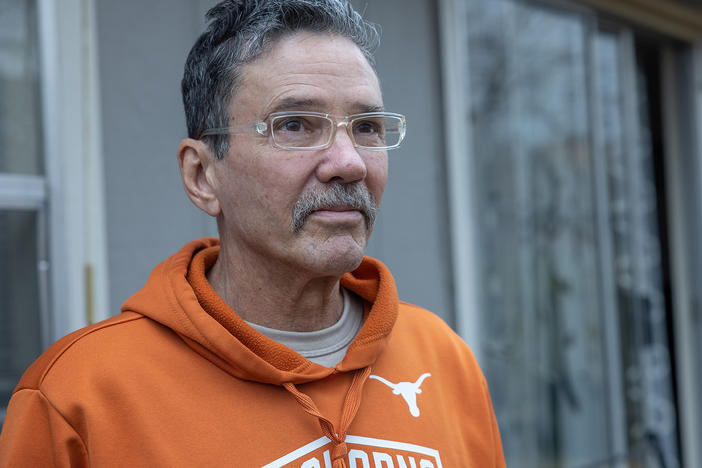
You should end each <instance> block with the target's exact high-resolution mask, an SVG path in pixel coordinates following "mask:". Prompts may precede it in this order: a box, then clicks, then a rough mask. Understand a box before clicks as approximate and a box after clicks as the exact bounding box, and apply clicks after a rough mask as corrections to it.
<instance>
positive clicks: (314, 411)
mask: <svg viewBox="0 0 702 468" xmlns="http://www.w3.org/2000/svg"><path fill="white" fill-rule="evenodd" d="M370 373H371V368H370V366H369V367H365V368H364V369H363V370H361V371H358V372H356V373H355V374H354V376H353V381H352V382H351V385H350V386H349V389H348V391H347V392H346V397H345V398H344V405H343V406H342V408H341V420H340V421H339V430H338V431H337V430H335V428H334V425H333V424H332V422H331V421H329V419H327V418H325V417H324V416H323V415H322V413H320V412H319V409H318V408H317V405H315V404H314V401H312V398H310V397H309V396H308V395H306V394H304V393H302V392H301V391H300V390H298V389H297V387H295V384H293V383H289V382H288V383H284V384H283V387H285V389H286V390H287V391H289V392H290V393H291V394H292V396H293V397H295V400H297V402H298V403H299V404H300V406H302V408H303V409H304V410H305V411H306V412H307V413H308V414H311V415H312V416H314V417H316V418H317V419H318V420H319V426H320V427H321V428H322V432H323V433H324V435H325V436H327V437H328V438H329V440H331V442H332V450H331V457H332V467H333V468H346V462H345V461H344V458H345V457H346V455H347V454H348V453H349V450H348V447H347V446H346V431H347V430H348V428H349V426H350V425H351V422H352V421H353V418H354V417H356V413H357V412H358V407H359V406H361V392H362V391H363V384H364V383H365V382H366V381H367V380H368V376H369V375H370Z"/></svg>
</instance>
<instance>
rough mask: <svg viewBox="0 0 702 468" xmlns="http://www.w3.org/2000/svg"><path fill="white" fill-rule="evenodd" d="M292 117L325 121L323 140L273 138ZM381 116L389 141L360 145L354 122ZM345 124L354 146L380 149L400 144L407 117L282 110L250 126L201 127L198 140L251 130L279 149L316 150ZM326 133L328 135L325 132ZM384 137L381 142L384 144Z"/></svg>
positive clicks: (325, 145)
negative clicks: (301, 141) (307, 141)
mask: <svg viewBox="0 0 702 468" xmlns="http://www.w3.org/2000/svg"><path fill="white" fill-rule="evenodd" d="M294 117H301V118H310V117H314V118H319V119H323V120H326V121H328V123H329V126H328V127H324V129H323V130H324V132H325V135H324V137H325V139H326V141H324V142H323V143H319V144H314V145H303V146H295V145H290V144H286V143H284V142H282V141H281V138H277V137H276V135H277V134H276V131H275V128H276V123H277V122H281V121H283V120H285V119H290V118H294ZM378 118H383V119H385V122H386V124H387V123H388V122H389V123H390V125H385V127H384V128H383V131H384V132H385V134H386V135H385V137H386V140H387V134H390V135H392V136H393V141H392V143H391V144H378V145H376V144H374V145H372V146H371V145H363V144H359V143H358V141H357V138H356V135H354V128H356V127H355V125H356V124H357V123H359V122H362V123H366V122H370V121H372V119H378ZM342 125H343V126H344V127H346V133H347V134H348V135H349V138H350V139H351V141H352V142H353V144H354V147H356V148H360V149H365V150H371V151H384V150H390V149H394V148H397V147H398V146H400V143H402V140H404V138H405V134H406V132H407V120H406V118H405V116H404V115H402V114H397V113H394V112H364V113H361V114H351V115H347V116H334V115H331V114H325V113H323V112H310V111H284V112H274V113H272V114H270V115H269V116H268V117H267V118H266V120H265V121H259V122H256V123H255V124H254V125H253V127H252V126H250V125H244V126H241V127H220V128H210V129H207V130H204V131H203V132H202V133H201V134H200V136H199V137H198V139H201V138H203V137H206V136H212V135H237V134H246V133H249V132H252V131H253V132H255V133H257V134H259V135H261V136H265V137H269V138H270V141H271V144H272V145H273V147H275V148H280V149H284V150H319V149H326V148H329V147H330V146H331V145H332V144H333V142H334V137H335V136H336V131H337V129H338V128H339V127H341V126H342ZM326 132H328V135H326ZM386 140H385V141H383V143H386Z"/></svg>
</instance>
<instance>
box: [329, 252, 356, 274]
mask: <svg viewBox="0 0 702 468" xmlns="http://www.w3.org/2000/svg"><path fill="white" fill-rule="evenodd" d="M362 260H363V252H361V253H360V254H355V255H339V256H334V257H331V258H329V259H327V264H326V270H327V271H328V272H329V273H331V274H333V275H335V276H341V275H343V274H345V273H348V272H349V271H353V270H355V269H356V268H358V266H359V265H360V264H361V261H362Z"/></svg>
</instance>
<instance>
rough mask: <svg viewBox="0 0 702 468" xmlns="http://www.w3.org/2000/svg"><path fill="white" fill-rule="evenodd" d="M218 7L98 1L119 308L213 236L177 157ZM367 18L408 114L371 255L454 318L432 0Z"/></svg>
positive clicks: (425, 302)
mask: <svg viewBox="0 0 702 468" xmlns="http://www.w3.org/2000/svg"><path fill="white" fill-rule="evenodd" d="M215 3H216V2H215V1H214V0H200V1H198V0H154V1H149V2H141V1H137V0H124V1H121V2H112V1H108V0H98V1H97V31H98V42H99V46H98V47H99V57H100V90H101V95H102V121H103V129H102V131H103V150H104V158H105V163H104V164H105V178H106V180H105V190H106V205H107V208H106V212H107V239H108V253H109V281H110V289H111V313H112V314H114V313H117V312H118V311H119V307H120V305H121V304H122V302H123V301H124V300H125V299H126V298H127V297H129V296H130V295H131V294H132V293H134V292H135V291H136V290H137V289H139V288H140V287H141V285H142V284H143V283H144V282H145V281H146V278H147V276H148V274H149V272H150V271H151V269H152V268H153V267H154V266H155V265H156V264H157V263H158V262H160V261H161V260H163V259H165V258H166V257H167V256H168V255H170V254H171V253H173V252H174V251H175V250H177V249H178V248H179V247H180V246H181V245H182V244H184V243H185V242H187V241H188V240H190V239H193V238H195V237H200V236H206V235H216V226H215V223H214V220H212V219H210V218H209V217H208V216H206V215H204V214H202V213H200V212H199V210H198V209H197V208H195V207H194V206H193V205H192V204H191V203H190V201H189V200H188V199H187V197H186V196H185V194H184V192H183V189H182V186H181V182H180V175H179V173H178V167H177V163H176V149H177V145H178V143H179V141H180V139H181V138H182V137H183V136H184V135H185V123H184V117H183V110H182V104H181V98H180V78H181V76H182V67H183V63H184V61H185V57H186V55H187V52H188V51H189V49H190V47H191V45H192V44H193V42H194V41H195V38H196V37H197V34H199V32H200V31H201V30H202V28H203V26H204V21H203V18H204V13H205V11H206V10H207V8H208V7H209V6H211V5H213V4H215ZM355 3H356V6H357V7H358V8H359V10H360V11H363V10H364V5H365V2H355ZM365 17H366V18H368V19H370V20H371V21H374V22H377V23H379V24H381V25H382V29H383V41H382V44H381V47H380V49H379V50H378V53H377V61H378V72H379V75H380V80H381V86H382V88H383V92H384V99H385V105H386V108H387V109H389V110H392V111H396V112H401V113H404V114H406V115H407V118H408V129H409V130H408V136H407V140H406V143H405V144H404V145H403V147H402V148H401V149H399V150H396V151H393V152H391V153H390V155H389V156H390V181H389V183H388V187H387V189H386V192H385V196H384V199H383V203H382V205H381V211H380V216H379V218H378V222H377V224H376V228H375V233H374V235H373V238H372V240H371V244H370V246H369V249H368V253H369V255H373V256H376V257H378V258H380V259H381V260H382V261H384V262H385V263H386V264H387V265H388V266H389V267H390V269H391V270H392V271H393V273H394V275H395V279H396V281H397V283H398V289H399V292H400V297H401V298H402V299H403V300H406V301H408V302H413V303H416V304H419V305H422V306H425V307H428V308H430V309H432V310H433V311H435V312H436V313H438V314H439V315H441V316H442V317H444V318H445V319H446V320H448V321H449V322H451V321H452V317H453V313H452V299H451V294H452V284H451V280H450V275H449V272H450V270H451V265H450V257H449V251H448V245H449V238H448V210H447V201H446V194H445V189H444V186H445V183H444V180H445V170H444V158H443V147H442V140H443V136H442V134H441V128H442V127H441V124H442V123H441V97H440V76H439V69H440V66H439V47H438V43H437V42H438V33H437V20H436V5H435V2H433V1H427V0H411V1H402V0H387V1H383V2H368V4H367V6H366V7H365ZM125 31H128V33H125Z"/></svg>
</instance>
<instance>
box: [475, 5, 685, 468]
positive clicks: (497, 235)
mask: <svg viewBox="0 0 702 468" xmlns="http://www.w3.org/2000/svg"><path fill="white" fill-rule="evenodd" d="M468 5H469V6H468V24H467V26H466V29H467V31H468V35H469V75H470V85H471V89H470V94H471V96H470V100H471V102H470V116H471V120H472V135H473V138H472V144H473V155H474V164H475V170H476V173H477V177H475V182H474V183H475V184H476V190H475V193H476V197H477V208H478V209H477V212H478V213H479V216H480V217H479V219H477V220H476V221H475V222H474V226H475V229H477V234H478V236H477V239H478V242H479V248H478V251H480V252H481V255H482V257H481V258H480V266H479V277H480V280H481V282H482V285H481V286H482V287H481V288H480V290H481V291H482V297H481V304H482V310H483V314H482V316H481V317H482V318H481V322H482V324H483V327H484V329H483V336H484V337H485V339H484V343H485V345H484V349H483V355H484V356H485V358H486V359H485V360H484V363H483V364H484V367H485V371H486V374H487V378H488V382H489V383H490V388H491V393H492V395H493V398H494V400H495V408H496V412H497V416H498V421H499V423H500V428H501V431H502V435H503V443H504V446H505V453H506V456H507V463H508V465H512V464H514V465H518V466H520V467H526V468H529V467H542V466H548V467H551V466H553V467H580V466H610V464H611V463H615V462H624V461H628V462H630V463H632V464H633V463H637V464H638V465H637V466H646V467H649V466H652V467H656V466H660V465H659V463H660V462H663V461H665V466H668V467H675V466H678V458H677V457H678V455H677V433H676V429H675V419H676V418H675V401H674V398H673V393H672V383H671V382H672V375H671V374H670V372H667V373H665V372H661V369H666V368H667V369H668V371H669V370H670V357H669V356H668V347H667V342H666V340H665V339H664V338H665V330H666V326H667V324H666V323H665V303H664V300H663V296H664V294H663V286H662V279H661V276H662V271H661V270H662V268H663V265H662V263H661V262H660V258H661V255H662V253H661V250H660V239H659V229H658V224H657V216H656V212H657V211H656V210H657V206H656V200H655V199H656V186H655V184H654V183H653V182H652V181H651V180H650V174H651V173H652V171H653V162H652V153H651V147H650V141H648V143H647V140H646V135H647V132H648V128H649V126H650V124H649V122H648V121H647V120H646V119H639V118H638V117H636V116H634V117H635V118H634V119H633V120H635V121H633V122H631V121H630V122H629V123H630V125H629V127H636V128H637V131H636V135H635V136H634V137H633V139H634V140H635V141H638V142H639V145H638V146H636V147H635V148H634V147H632V146H631V145H630V144H629V145H628V146H627V144H628V143H627V142H629V141H631V140H632V138H631V136H629V135H625V127H626V125H624V122H626V119H630V120H632V119H631V117H628V116H627V115H626V114H625V112H624V111H623V96H622V94H623V93H624V92H625V91H624V90H623V86H622V83H623V80H624V77H623V76H620V75H619V70H620V69H621V67H622V66H623V64H624V60H623V57H622V56H620V48H621V45H620V41H619V40H618V36H616V35H608V34H606V33H603V32H598V31H597V30H596V29H595V28H594V27H593V25H594V24H595V23H594V18H591V17H587V16H585V15H583V14H581V13H573V12H567V11H562V10H558V9H553V8H548V7H544V6H543V4H541V3H537V2H533V3H532V2H525V1H515V0H474V1H470V2H468ZM629 53H631V52H629ZM593 57H594V58H593ZM632 63H633V58H632ZM632 76H635V75H633V74H632ZM638 84H639V88H640V87H641V83H638ZM636 86H637V84H636V83H635V82H634V83H632V85H631V89H636ZM642 98H643V96H642V95H640V94H639V95H636V93H634V95H633V98H632V99H634V100H638V101H639V102H641V101H642ZM596 109H599V110H597V111H596ZM645 110H646V105H645V103H642V104H641V105H640V106H639V108H638V111H639V113H640V114H641V115H644V114H645V112H644V111H645ZM647 145H648V146H647ZM602 185H604V186H605V187H604V189H605V190H607V188H609V196H607V194H606V193H605V196H604V197H603V196H602V193H601V192H600V186H602ZM603 217H604V218H603ZM603 233H604V234H603ZM605 244H607V245H605ZM603 249H606V250H603ZM603 252H604V253H603ZM655 259H658V262H656V261H655ZM646 262H647V263H646ZM644 263H645V265H644ZM604 278H612V279H614V280H615V281H616V282H617V284H616V286H615V287H610V288H608V287H607V285H606V284H605V283H604V281H605V279H604ZM627 278H628V279H627ZM627 281H628V286H627V287H626V288H625V287H623V286H622V285H621V283H622V282H625V283H626V282H627ZM607 304H611V307H609V308H608V307H607V306H606V305H607ZM608 314H609V315H608ZM612 314H613V315H616V317H612V316H611V315H612ZM653 317H659V318H660V317H663V319H662V322H661V321H659V322H656V323H655V324H653V323H652V322H651V320H652V318H653ZM654 326H655V327H658V328H659V329H660V330H662V336H661V334H660V333H659V334H657V337H656V338H655V339H650V338H651V337H652V334H651V333H650V331H651V330H652V327H654ZM642 330H647V331H648V332H649V333H648V334H647V335H646V336H647V337H649V340H648V341H647V340H646V339H643V335H641V333H640V331H642ZM608 334H609V335H608ZM612 334H614V339H612V338H611V335H612ZM612 360H615V361H616V362H617V363H619V364H620V366H619V367H616V366H612V365H611V363H612ZM666 366H667V367H666ZM613 369H619V370H620V372H619V373H617V374H616V375H615V374H613V372H612V370H613ZM663 412H664V413H663ZM618 419H620V420H621V425H618V424H617V420H618ZM663 423H666V424H663ZM615 440H621V441H623V442H622V446H621V447H616V446H615V445H614V443H613V441H615Z"/></svg>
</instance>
